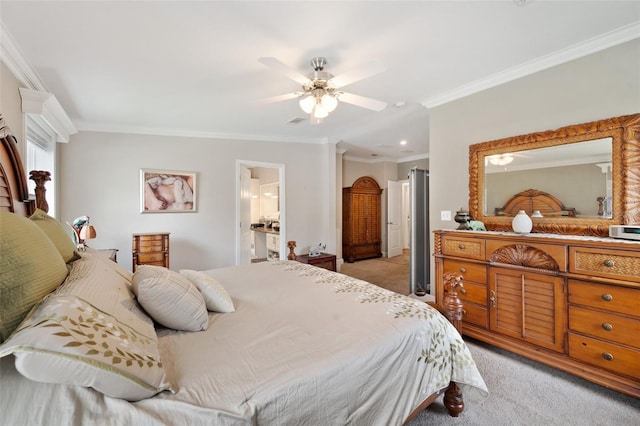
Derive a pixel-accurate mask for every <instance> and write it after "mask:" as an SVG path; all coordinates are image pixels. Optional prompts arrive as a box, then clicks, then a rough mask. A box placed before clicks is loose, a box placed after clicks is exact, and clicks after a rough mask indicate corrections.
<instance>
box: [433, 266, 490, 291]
mask: <svg viewBox="0 0 640 426" xmlns="http://www.w3.org/2000/svg"><path fill="white" fill-rule="evenodd" d="M443 268H444V269H443V270H444V273H445V274H447V273H452V272H453V273H456V274H461V275H462V278H463V280H464V281H463V282H464V283H465V286H466V282H467V281H475V282H477V283H486V282H487V267H486V266H485V265H478V264H475V263H466V262H461V261H457V260H450V259H445V260H444V266H443Z"/></svg>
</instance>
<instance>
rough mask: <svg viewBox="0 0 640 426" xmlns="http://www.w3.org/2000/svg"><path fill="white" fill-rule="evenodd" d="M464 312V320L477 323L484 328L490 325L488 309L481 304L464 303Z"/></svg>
mask: <svg viewBox="0 0 640 426" xmlns="http://www.w3.org/2000/svg"><path fill="white" fill-rule="evenodd" d="M463 309H464V312H463V314H462V321H463V322H466V323H469V324H475V325H477V326H480V327H482V328H487V327H488V325H489V324H488V316H487V310H486V309H485V308H483V307H481V306H475V305H464V307H463Z"/></svg>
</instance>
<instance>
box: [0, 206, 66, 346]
mask: <svg viewBox="0 0 640 426" xmlns="http://www.w3.org/2000/svg"><path fill="white" fill-rule="evenodd" d="M67 273H68V272H67V266H66V264H65V262H64V260H63V259H62V256H61V255H60V252H59V251H58V249H57V248H56V246H55V245H54V244H53V242H51V240H50V239H49V237H48V236H47V234H45V233H44V231H42V229H40V228H39V227H38V225H36V224H35V223H34V222H32V221H31V220H29V219H28V218H26V217H22V216H19V215H17V214H14V213H9V212H0V342H2V341H4V340H5V339H6V338H7V337H9V335H10V334H11V333H12V332H13V330H15V329H16V327H17V326H18V325H19V324H20V322H21V321H22V320H23V319H24V318H25V317H26V315H27V314H28V313H29V311H30V310H31V308H32V307H33V306H34V305H35V304H36V303H38V302H39V301H40V300H41V299H42V298H43V297H44V296H46V295H47V294H49V293H50V292H51V291H52V290H53V289H55V288H56V287H58V286H59V285H60V284H61V283H62V282H63V281H64V279H65V278H66V277H67Z"/></svg>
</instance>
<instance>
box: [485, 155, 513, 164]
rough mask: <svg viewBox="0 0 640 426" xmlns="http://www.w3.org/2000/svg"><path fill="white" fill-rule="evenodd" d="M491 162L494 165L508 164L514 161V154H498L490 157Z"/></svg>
mask: <svg viewBox="0 0 640 426" xmlns="http://www.w3.org/2000/svg"><path fill="white" fill-rule="evenodd" d="M488 159H489V162H490V163H491V164H493V165H494V166H506V165H507V164H509V163H511V162H512V161H513V155H511V154H497V155H492V156H490V157H488Z"/></svg>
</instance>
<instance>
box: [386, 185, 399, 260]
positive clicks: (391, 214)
mask: <svg viewBox="0 0 640 426" xmlns="http://www.w3.org/2000/svg"><path fill="white" fill-rule="evenodd" d="M401 254H402V183H400V182H394V181H391V180H390V181H387V256H389V257H394V256H400V255H401Z"/></svg>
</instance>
